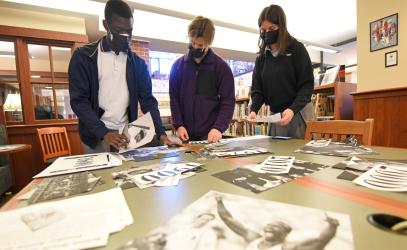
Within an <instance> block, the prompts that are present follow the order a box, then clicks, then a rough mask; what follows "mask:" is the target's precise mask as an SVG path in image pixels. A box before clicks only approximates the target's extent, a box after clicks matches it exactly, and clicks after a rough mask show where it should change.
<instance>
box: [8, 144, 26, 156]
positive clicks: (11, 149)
mask: <svg viewBox="0 0 407 250" xmlns="http://www.w3.org/2000/svg"><path fill="white" fill-rule="evenodd" d="M30 149H31V145H28V144H4V145H0V154H2V155H4V154H14V153H18V152H22V151H26V150H30Z"/></svg>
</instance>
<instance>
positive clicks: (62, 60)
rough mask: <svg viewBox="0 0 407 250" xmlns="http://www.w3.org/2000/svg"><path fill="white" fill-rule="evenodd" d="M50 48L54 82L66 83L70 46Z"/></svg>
mask: <svg viewBox="0 0 407 250" xmlns="http://www.w3.org/2000/svg"><path fill="white" fill-rule="evenodd" d="M51 50H52V65H53V67H54V76H55V82H57V83H68V66H69V60H71V48H65V47H55V46H53V47H51Z"/></svg>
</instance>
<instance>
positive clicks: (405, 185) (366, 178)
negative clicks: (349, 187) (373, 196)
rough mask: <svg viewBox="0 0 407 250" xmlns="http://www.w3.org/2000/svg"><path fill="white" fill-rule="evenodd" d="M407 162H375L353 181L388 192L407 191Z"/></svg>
mask: <svg viewBox="0 0 407 250" xmlns="http://www.w3.org/2000/svg"><path fill="white" fill-rule="evenodd" d="M406 166H407V164H405V163H398V162H387V163H382V164H375V165H374V167H373V168H371V169H370V170H368V171H367V172H366V173H364V174H362V175H360V176H359V177H358V178H356V179H355V180H354V181H353V182H354V183H356V184H359V185H361V186H364V187H368V188H371V189H375V190H381V191H388V192H406V191H407V168H406Z"/></svg>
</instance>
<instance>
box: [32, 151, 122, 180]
mask: <svg viewBox="0 0 407 250" xmlns="http://www.w3.org/2000/svg"><path fill="white" fill-rule="evenodd" d="M120 165H122V160H120V159H118V158H117V157H115V156H114V155H112V154H110V153H99V154H86V155H75V156H67V157H60V158H58V159H56V161H54V162H53V163H52V164H51V165H50V166H49V167H47V168H46V169H44V170H43V171H42V172H41V173H39V174H37V175H36V176H34V177H33V178H39V177H47V176H54V175H60V174H69V173H76V172H82V171H90V170H96V169H102V168H110V167H115V166H120Z"/></svg>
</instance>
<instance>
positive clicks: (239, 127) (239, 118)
mask: <svg viewBox="0 0 407 250" xmlns="http://www.w3.org/2000/svg"><path fill="white" fill-rule="evenodd" d="M249 102H250V98H249V97H244V98H237V99H236V103H235V110H234V113H233V118H232V123H231V124H230V126H229V129H228V130H227V131H226V132H225V133H224V135H226V136H233V137H240V136H251V135H267V132H268V123H258V124H250V123H249V122H247V121H246V120H245V118H246V117H247V116H248V115H249ZM269 111H270V108H269V106H266V105H263V106H262V107H261V108H260V110H259V112H258V114H257V115H258V116H259V117H262V116H266V115H267V114H268V113H269Z"/></svg>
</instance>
